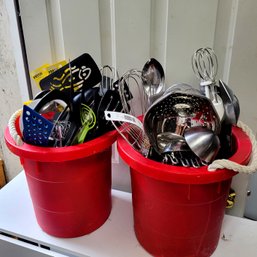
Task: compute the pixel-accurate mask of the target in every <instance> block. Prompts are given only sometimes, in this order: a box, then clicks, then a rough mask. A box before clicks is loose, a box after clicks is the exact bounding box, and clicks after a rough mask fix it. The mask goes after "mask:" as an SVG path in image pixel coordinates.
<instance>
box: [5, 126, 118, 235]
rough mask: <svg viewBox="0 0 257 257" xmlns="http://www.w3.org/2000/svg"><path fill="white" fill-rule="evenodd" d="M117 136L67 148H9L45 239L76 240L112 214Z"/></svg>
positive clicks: (10, 142)
mask: <svg viewBox="0 0 257 257" xmlns="http://www.w3.org/2000/svg"><path fill="white" fill-rule="evenodd" d="M116 137H117V133H116V131H111V132H108V133H106V134H104V135H102V136H101V137H98V138H96V139H94V140H91V141H89V142H87V143H84V144H79V145H75V146H67V147H59V148H54V147H38V146H33V145H29V144H26V143H24V144H23V145H21V146H17V145H16V144H15V142H14V141H13V139H12V137H11V136H10V133H9V129H8V128H6V130H5V141H6V144H7V146H8V148H9V149H10V150H11V152H13V153H14V154H16V155H18V156H19V157H20V160H21V164H22V165H23V167H24V170H25V174H26V179H27V182H28V187H29V191H30V196H31V198H32V203H33V207H34V211H35V214H36V218H37V222H38V224H39V225H40V227H41V228H42V229H43V230H44V231H45V232H46V233H48V234H50V235H53V236H57V237H66V238H67V237H77V236H82V235H85V234H88V233H90V232H92V231H94V230H96V229H97V228H99V227H100V226H101V225H102V224H103V223H104V222H105V221H106V219H107V218H108V216H109V214H110V212H111V146H112V144H113V142H114V141H115V140H116Z"/></svg>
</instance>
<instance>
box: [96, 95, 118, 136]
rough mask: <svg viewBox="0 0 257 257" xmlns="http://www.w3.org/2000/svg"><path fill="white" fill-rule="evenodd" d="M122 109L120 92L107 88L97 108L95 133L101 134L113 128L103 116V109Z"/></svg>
mask: <svg viewBox="0 0 257 257" xmlns="http://www.w3.org/2000/svg"><path fill="white" fill-rule="evenodd" d="M122 110H123V105H122V101H121V99H120V94H119V92H118V91H116V90H107V91H106V93H105V94H104V96H103V97H102V98H101V100H100V103H99V105H98V108H97V112H96V117H97V126H96V130H97V131H96V134H97V135H99V134H103V133H105V132H107V131H109V130H112V129H114V128H113V125H112V123H111V122H110V121H108V120H106V118H105V113H104V112H105V111H117V112H121V111H122Z"/></svg>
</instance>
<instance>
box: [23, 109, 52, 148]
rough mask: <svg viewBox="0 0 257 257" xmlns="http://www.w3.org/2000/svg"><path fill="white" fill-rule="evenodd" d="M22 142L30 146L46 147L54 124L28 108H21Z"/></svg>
mask: <svg viewBox="0 0 257 257" xmlns="http://www.w3.org/2000/svg"><path fill="white" fill-rule="evenodd" d="M22 123H23V132H22V134H23V140H24V141H25V142H26V143H28V144H32V145H39V146H47V145H48V143H49V137H50V135H51V133H52V130H53V127H54V124H53V123H52V122H50V121H48V120H47V119H45V118H44V117H43V116H41V115H40V114H39V113H37V112H36V111H35V110H33V109H31V108H30V107H29V106H27V105H24V106H23V113H22Z"/></svg>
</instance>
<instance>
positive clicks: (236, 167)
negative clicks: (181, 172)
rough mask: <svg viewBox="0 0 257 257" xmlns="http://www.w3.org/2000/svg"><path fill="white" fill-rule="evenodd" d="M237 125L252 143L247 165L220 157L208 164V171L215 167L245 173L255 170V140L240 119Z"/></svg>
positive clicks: (256, 163)
mask: <svg viewBox="0 0 257 257" xmlns="http://www.w3.org/2000/svg"><path fill="white" fill-rule="evenodd" d="M237 126H238V127H239V128H241V129H242V130H243V131H244V132H245V134H246V135H247V136H248V137H249V139H250V141H251V144H252V154H251V160H250V162H249V165H241V164H238V163H236V162H233V161H230V160H227V159H220V160H215V161H214V162H212V163H211V164H210V165H209V166H208V171H215V170H217V169H228V170H233V171H236V172H240V173H247V174H251V173H254V172H256V171H257V142H256V139H255V136H254V133H253V131H252V130H251V129H250V128H249V127H248V126H247V125H246V124H244V123H243V122H242V121H239V122H238V123H237Z"/></svg>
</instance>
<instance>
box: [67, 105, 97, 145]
mask: <svg viewBox="0 0 257 257" xmlns="http://www.w3.org/2000/svg"><path fill="white" fill-rule="evenodd" d="M80 118H81V124H82V127H81V128H80V129H79V131H78V134H77V135H76V136H75V141H74V142H73V143H72V144H82V143H83V142H84V141H85V138H86V135H87V133H88V131H89V130H90V129H92V128H93V127H94V126H95V124H96V116H95V113H94V112H93V110H92V109H91V108H90V107H88V106H87V105H85V104H82V105H81V110H80Z"/></svg>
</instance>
